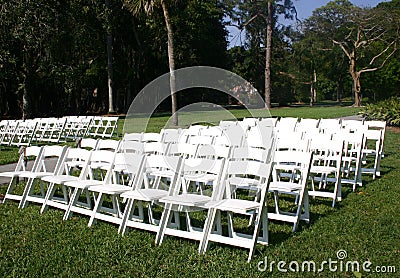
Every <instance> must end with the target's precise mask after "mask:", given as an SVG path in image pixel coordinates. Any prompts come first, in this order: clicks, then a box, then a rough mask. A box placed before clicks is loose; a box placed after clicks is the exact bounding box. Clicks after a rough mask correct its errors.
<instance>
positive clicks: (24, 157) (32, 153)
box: [14, 146, 43, 172]
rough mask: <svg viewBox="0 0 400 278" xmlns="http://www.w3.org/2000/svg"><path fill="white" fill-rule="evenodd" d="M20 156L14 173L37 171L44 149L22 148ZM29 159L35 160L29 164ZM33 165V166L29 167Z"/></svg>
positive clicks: (36, 147) (34, 147) (35, 147)
mask: <svg viewBox="0 0 400 278" xmlns="http://www.w3.org/2000/svg"><path fill="white" fill-rule="evenodd" d="M19 153H20V156H19V159H18V162H17V165H16V166H15V170H14V171H34V172H35V171H37V169H38V167H39V166H40V160H41V157H42V154H43V147H38V146H28V147H21V148H20V151H19ZM28 159H34V160H33V163H29V162H28ZM29 164H31V166H29Z"/></svg>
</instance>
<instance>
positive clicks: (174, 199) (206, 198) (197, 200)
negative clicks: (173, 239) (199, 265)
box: [156, 158, 225, 244]
mask: <svg viewBox="0 0 400 278" xmlns="http://www.w3.org/2000/svg"><path fill="white" fill-rule="evenodd" d="M224 163H225V159H208V158H186V159H185V160H184V161H183V175H182V182H180V183H176V184H175V185H176V187H175V188H174V189H173V194H170V195H168V196H165V197H163V198H161V199H159V202H161V203H163V204H164V209H163V212H162V215H161V220H160V224H159V227H160V228H159V230H158V232H157V235H156V244H162V242H163V240H164V237H165V235H171V236H177V237H183V238H186V239H192V240H197V241H201V239H202V237H203V228H204V223H203V226H200V227H199V226H198V225H195V224H194V223H193V221H192V219H191V217H190V215H191V213H192V212H194V211H198V210H205V209H207V203H209V202H210V201H212V200H216V197H217V194H218V190H217V188H218V187H217V184H218V183H219V179H220V178H221V175H222V170H223V167H224ZM191 183H201V184H202V186H201V187H202V190H200V191H199V190H197V187H196V186H195V187H192V186H190V184H191ZM178 212H183V213H184V214H185V219H186V229H185V230H183V229H179V228H180V227H171V215H172V213H175V214H176V213H178Z"/></svg>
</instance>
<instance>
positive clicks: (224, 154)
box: [196, 145, 232, 159]
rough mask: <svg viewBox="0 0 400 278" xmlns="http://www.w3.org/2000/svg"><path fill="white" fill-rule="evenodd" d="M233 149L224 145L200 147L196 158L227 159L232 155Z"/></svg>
mask: <svg viewBox="0 0 400 278" xmlns="http://www.w3.org/2000/svg"><path fill="white" fill-rule="evenodd" d="M231 149H232V148H231V147H229V146H222V145H199V146H198V149H197V152H196V157H203V158H225V159H228V158H229V157H230V155H231Z"/></svg>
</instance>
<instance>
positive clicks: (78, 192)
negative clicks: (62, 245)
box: [63, 188, 83, 220]
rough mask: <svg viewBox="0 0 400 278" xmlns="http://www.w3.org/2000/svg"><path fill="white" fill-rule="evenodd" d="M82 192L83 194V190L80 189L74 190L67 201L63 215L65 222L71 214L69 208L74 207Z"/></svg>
mask: <svg viewBox="0 0 400 278" xmlns="http://www.w3.org/2000/svg"><path fill="white" fill-rule="evenodd" d="M82 192H83V189H80V188H75V189H74V192H73V193H72V196H71V198H70V200H69V204H68V207H67V210H66V211H65V213H64V217H63V220H67V219H68V218H70V216H71V214H72V212H71V208H72V207H73V206H75V205H76V203H77V202H78V198H79V196H80V195H81V194H82Z"/></svg>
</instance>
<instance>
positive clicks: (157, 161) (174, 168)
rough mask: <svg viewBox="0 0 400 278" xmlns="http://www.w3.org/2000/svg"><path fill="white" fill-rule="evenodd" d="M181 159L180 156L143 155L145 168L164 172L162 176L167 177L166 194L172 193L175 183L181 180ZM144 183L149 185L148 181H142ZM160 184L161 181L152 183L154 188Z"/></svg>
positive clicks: (160, 172)
mask: <svg viewBox="0 0 400 278" xmlns="http://www.w3.org/2000/svg"><path fill="white" fill-rule="evenodd" d="M182 161H183V158H182V157H181V156H170V155H159V154H150V155H146V157H145V169H152V171H154V170H156V171H158V173H159V174H160V175H162V173H165V176H164V177H166V178H167V181H166V182H169V184H168V185H166V186H167V187H168V189H167V190H168V192H169V193H168V195H172V194H173V193H174V192H173V190H174V188H175V187H176V183H177V182H178V181H179V182H180V180H181V174H182V165H183V164H182ZM146 172H147V170H146ZM144 185H145V186H149V184H148V183H144ZM160 185H161V183H154V184H153V186H154V188H161V187H160ZM164 185H165V184H164Z"/></svg>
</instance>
